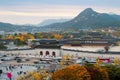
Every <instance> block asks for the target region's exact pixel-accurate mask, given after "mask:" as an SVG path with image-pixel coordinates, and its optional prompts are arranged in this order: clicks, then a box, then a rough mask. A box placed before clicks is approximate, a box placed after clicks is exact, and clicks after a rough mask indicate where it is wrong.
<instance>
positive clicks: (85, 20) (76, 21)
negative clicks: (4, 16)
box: [0, 8, 120, 32]
mask: <svg viewBox="0 0 120 80" xmlns="http://www.w3.org/2000/svg"><path fill="white" fill-rule="evenodd" d="M108 27H111V28H118V27H120V15H116V14H114V15H111V14H107V13H98V12H96V11H94V10H93V9H92V8H86V9H85V10H83V11H82V12H81V13H79V14H78V15H77V16H76V17H74V18H73V19H71V20H69V21H65V22H60V23H59V22H57V23H53V24H50V25H46V26H37V27H35V26H32V25H14V24H10V23H3V22H0V30H1V31H29V32H31V31H33V30H32V29H34V30H36V31H39V30H40V31H42V30H41V29H43V28H44V30H45V31H47V30H59V31H60V30H79V29H95V28H108Z"/></svg>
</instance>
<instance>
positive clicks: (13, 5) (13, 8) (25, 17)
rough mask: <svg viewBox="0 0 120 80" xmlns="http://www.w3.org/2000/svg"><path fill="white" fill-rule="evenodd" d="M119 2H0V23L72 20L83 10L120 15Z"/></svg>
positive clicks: (5, 0)
mask: <svg viewBox="0 0 120 80" xmlns="http://www.w3.org/2000/svg"><path fill="white" fill-rule="evenodd" d="M119 4H120V0H0V22H7V23H13V24H37V23H40V22H41V21H43V20H45V19H61V18H73V17H75V16H76V15H78V14H79V13H80V12H81V11H82V10H84V9H85V8H89V7H90V8H93V9H94V10H95V11H98V12H101V13H103V12H106V13H116V14H120V5H119Z"/></svg>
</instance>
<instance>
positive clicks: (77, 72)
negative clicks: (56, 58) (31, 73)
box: [51, 64, 91, 80]
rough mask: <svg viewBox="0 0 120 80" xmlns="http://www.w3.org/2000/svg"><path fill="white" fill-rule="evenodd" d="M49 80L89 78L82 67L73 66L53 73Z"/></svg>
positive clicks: (83, 79) (82, 79)
mask: <svg viewBox="0 0 120 80" xmlns="http://www.w3.org/2000/svg"><path fill="white" fill-rule="evenodd" d="M51 80H91V77H90V74H89V73H88V72H87V70H86V69H85V68H84V67H83V66H80V65H78V64H74V65H71V66H67V67H66V68H64V69H61V70H57V71H55V72H54V74H53V75H52V77H51Z"/></svg>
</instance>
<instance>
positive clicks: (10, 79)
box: [7, 72, 12, 80]
mask: <svg viewBox="0 0 120 80" xmlns="http://www.w3.org/2000/svg"><path fill="white" fill-rule="evenodd" d="M7 77H8V78H9V80H12V74H11V72H7Z"/></svg>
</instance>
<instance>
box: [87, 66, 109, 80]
mask: <svg viewBox="0 0 120 80" xmlns="http://www.w3.org/2000/svg"><path fill="white" fill-rule="evenodd" d="M85 68H86V69H87V71H88V72H89V73H90V75H91V80H109V76H108V73H107V71H106V69H105V68H102V67H100V66H94V65H91V66H90V65H89V66H85Z"/></svg>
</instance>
